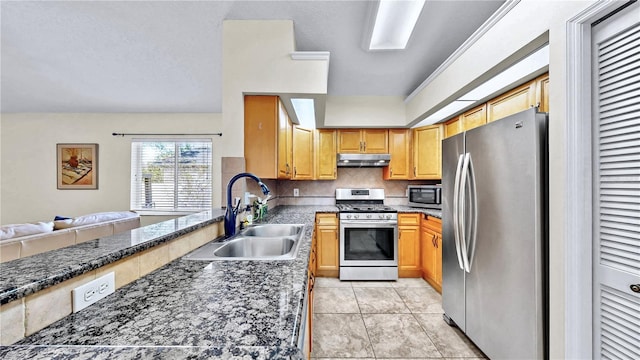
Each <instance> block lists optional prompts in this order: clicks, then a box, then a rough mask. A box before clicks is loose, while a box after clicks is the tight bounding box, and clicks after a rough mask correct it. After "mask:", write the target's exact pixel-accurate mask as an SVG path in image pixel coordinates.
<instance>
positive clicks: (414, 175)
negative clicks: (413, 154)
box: [413, 166, 416, 177]
mask: <svg viewBox="0 0 640 360" xmlns="http://www.w3.org/2000/svg"><path fill="white" fill-rule="evenodd" d="M413 177H416V167H415V166H414V167H413Z"/></svg>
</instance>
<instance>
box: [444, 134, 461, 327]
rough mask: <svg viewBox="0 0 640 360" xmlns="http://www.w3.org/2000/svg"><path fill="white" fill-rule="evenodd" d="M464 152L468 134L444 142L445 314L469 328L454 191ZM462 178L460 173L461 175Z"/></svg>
mask: <svg viewBox="0 0 640 360" xmlns="http://www.w3.org/2000/svg"><path fill="white" fill-rule="evenodd" d="M463 154H464V134H458V135H456V136H453V137H450V138H447V139H444V140H443V141H442V308H443V309H444V312H445V316H447V317H448V318H450V319H451V320H453V321H454V322H455V323H456V325H458V327H459V328H460V329H461V330H462V331H464V330H465V300H464V298H465V285H464V282H465V273H464V270H463V269H462V268H461V258H460V257H461V255H462V253H461V252H459V250H461V249H460V244H457V245H456V238H455V226H454V225H457V224H454V223H455V221H454V220H455V219H454V216H455V215H454V198H456V197H455V196H454V190H455V187H456V175H459V174H460V168H461V166H460V165H461V164H460V156H461V155H463ZM458 180H459V176H458Z"/></svg>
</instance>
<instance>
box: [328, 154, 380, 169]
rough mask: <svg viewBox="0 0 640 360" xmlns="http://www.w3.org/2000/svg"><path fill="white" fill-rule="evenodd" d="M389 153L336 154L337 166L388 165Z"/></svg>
mask: <svg viewBox="0 0 640 360" xmlns="http://www.w3.org/2000/svg"><path fill="white" fill-rule="evenodd" d="M390 160H391V155H390V154H338V162H337V163H338V167H381V166H389V161H390Z"/></svg>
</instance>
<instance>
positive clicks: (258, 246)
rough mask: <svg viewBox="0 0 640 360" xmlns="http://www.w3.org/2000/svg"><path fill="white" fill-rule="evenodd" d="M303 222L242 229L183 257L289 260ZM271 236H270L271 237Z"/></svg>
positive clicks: (294, 253)
mask: <svg viewBox="0 0 640 360" xmlns="http://www.w3.org/2000/svg"><path fill="white" fill-rule="evenodd" d="M303 229H304V225H289V224H267V225H259V226H254V227H251V228H249V229H246V230H244V231H243V232H241V233H240V234H238V235H237V236H235V237H232V238H231V239H229V240H226V241H223V242H211V243H208V244H206V245H204V246H202V247H200V248H199V249H196V250H194V251H193V252H191V253H189V254H187V255H185V256H184V257H183V259H185V260H201V261H211V260H292V259H295V258H296V256H297V254H298V247H299V246H300V239H301V238H302V235H303V231H302V230H303ZM272 235H273V236H272Z"/></svg>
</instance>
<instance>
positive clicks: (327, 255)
mask: <svg viewBox="0 0 640 360" xmlns="http://www.w3.org/2000/svg"><path fill="white" fill-rule="evenodd" d="M338 257H339V243H338V218H337V217H336V214H318V215H316V275H317V276H328V277H338V274H339V270H340V268H339V262H338Z"/></svg>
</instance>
